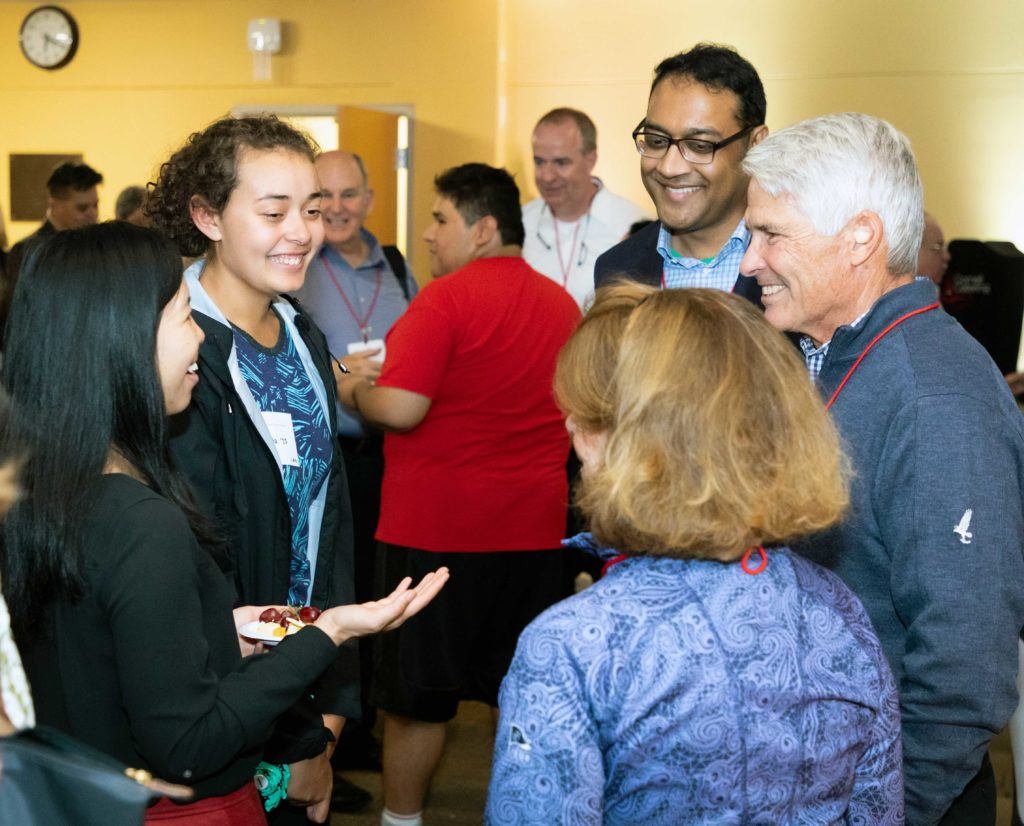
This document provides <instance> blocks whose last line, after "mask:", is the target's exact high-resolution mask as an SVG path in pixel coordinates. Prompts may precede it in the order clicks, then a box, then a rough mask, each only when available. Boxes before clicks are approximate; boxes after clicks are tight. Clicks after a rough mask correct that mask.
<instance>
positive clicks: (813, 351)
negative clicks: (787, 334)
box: [800, 308, 873, 382]
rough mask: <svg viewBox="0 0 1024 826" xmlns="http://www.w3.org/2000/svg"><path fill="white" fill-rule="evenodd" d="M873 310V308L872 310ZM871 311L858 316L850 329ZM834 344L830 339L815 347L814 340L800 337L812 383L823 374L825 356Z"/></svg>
mask: <svg viewBox="0 0 1024 826" xmlns="http://www.w3.org/2000/svg"><path fill="white" fill-rule="evenodd" d="M872 309H873V308H872ZM870 312H871V310H868V311H867V312H866V313H863V314H862V315H859V316H857V317H856V318H855V319H854V320H853V323H852V324H850V325H849V326H850V327H856V326H857V325H858V324H860V323H861V322H862V321H863V320H864V319H865V318H867V317H868V315H869V314H870ZM831 343H832V339H829V340H828V341H826V342H825V343H824V344H822V345H821V347H815V346H814V339H812V338H811V337H810V336H800V349H801V350H803V351H804V361H806V362H807V372H808V373H810V374H811V381H812V382H816V381H817V380H818V376H819V375H820V374H821V365H822V364H824V363H825V356H826V355H827V354H828V345H829V344H831Z"/></svg>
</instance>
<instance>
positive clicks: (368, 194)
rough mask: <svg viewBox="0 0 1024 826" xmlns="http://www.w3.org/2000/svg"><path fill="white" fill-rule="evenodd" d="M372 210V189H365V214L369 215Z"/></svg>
mask: <svg viewBox="0 0 1024 826" xmlns="http://www.w3.org/2000/svg"><path fill="white" fill-rule="evenodd" d="M371 212H373V190H372V189H367V190H366V214H367V215H369V214H370V213H371Z"/></svg>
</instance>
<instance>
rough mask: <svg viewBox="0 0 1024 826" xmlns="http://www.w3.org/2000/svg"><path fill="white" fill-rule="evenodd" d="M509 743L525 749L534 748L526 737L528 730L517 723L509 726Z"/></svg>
mask: <svg viewBox="0 0 1024 826" xmlns="http://www.w3.org/2000/svg"><path fill="white" fill-rule="evenodd" d="M508 744H509V745H510V746H518V747H519V748H521V749H522V750H523V751H530V750H531V749H532V748H533V746H531V745H530V741H529V740H527V739H526V732H524V731H523V730H522V729H521V728H519V726H517V725H515V723H513V724H512V725H511V726H509V731H508Z"/></svg>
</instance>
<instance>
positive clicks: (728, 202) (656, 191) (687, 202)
mask: <svg viewBox="0 0 1024 826" xmlns="http://www.w3.org/2000/svg"><path fill="white" fill-rule="evenodd" d="M739 110H740V101H739V98H738V97H736V94H735V93H734V92H732V91H730V90H728V89H722V90H712V89H709V88H708V87H707V86H705V85H704V84H702V83H699V82H697V81H694V80H691V79H689V78H685V77H668V78H666V79H665V80H663V81H661V83H659V84H658V85H657V86H656V87H655V88H654V90H653V91H652V92H651V97H650V100H649V101H648V103H647V117H646V118H645V119H644V129H645V130H647V131H652V132H659V133H661V134H663V135H667V136H668V137H671V138H695V139H701V140H707V141H711V142H713V143H717V142H718V141H721V140H723V139H724V138H728V137H730V136H732V135H734V134H735V133H736V132H738V131H740V130H741V129H743V128H744V126H745V124H743V123H741V122H740V121H739V120H738V119H737V113H738V112H739ZM764 133H765V130H764V129H763V128H761V129H758V130H754V132H753V133H752V134H751V136H748V137H744V138H740V139H739V140H737V141H734V142H733V143H731V144H729V145H727V146H724V147H722V148H721V149H719V150H718V151H717V152H715V158H714V160H713V161H712V162H711V163H709V164H695V163H690V162H689V161H687V160H685V159H684V158H683V156H682V153H681V152H680V151H679V148H678V147H675V146H673V147H671V148H670V149H669V151H668V152H667V153H666V154H665V157H663V158H645V157H643V156H641V158H640V175H641V177H642V178H643V182H644V186H645V187H646V188H647V192H648V193H650V196H651V199H652V200H653V201H654V205H655V207H656V208H657V210H658V218H660V219H661V222H662V224H664V225H665V227H666V228H668V230H669V231H670V232H671V233H672V235H673V246H675V248H676V250H677V251H678V252H681V253H683V254H686V255H701V256H703V255H705V254H709V255H714V254H716V253H717V252H718V250H719V249H720V248H721V245H722V244H724V243H725V241H726V240H728V237H729V235H730V234H731V233H732V231H733V230H734V229H735V228H736V225H737V224H738V223H739V221H740V218H742V217H743V209H744V206H745V204H746V191H747V182H748V178H747V176H746V175H745V174H744V173H743V170H742V169H741V168H740V161H742V160H743V155H744V153H745V152H746V149H747V147H748V146H749V145H752V144H753V143H756V142H757V141H759V140H760V139H761V137H762V136H763V134H764ZM688 234H692V235H693V236H694V237H693V238H686V236H687V235H688ZM702 240H706V241H707V242H709V243H710V246H711V247H713V249H711V250H710V252H708V251H707V249H705V248H704V247H705V246H706V245H703V244H701V241H702ZM695 247H696V248H695Z"/></svg>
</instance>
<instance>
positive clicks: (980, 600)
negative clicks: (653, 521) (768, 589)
mask: <svg viewBox="0 0 1024 826" xmlns="http://www.w3.org/2000/svg"><path fill="white" fill-rule="evenodd" d="M743 166H744V169H745V170H746V171H747V173H749V174H750V175H751V179H752V180H751V183H750V190H749V193H748V199H747V212H746V220H747V225H748V226H749V227H750V231H751V234H752V240H751V243H750V247H749V249H748V250H747V253H746V256H745V257H744V259H743V263H742V264H741V270H742V271H743V272H744V273H745V274H747V275H752V276H754V277H756V278H757V282H758V284H759V285H760V287H761V299H762V301H763V302H764V307H765V313H766V315H767V318H768V320H769V321H770V322H771V323H772V324H773V325H774V326H776V327H778V328H779V329H782V330H788V331H795V332H798V333H801V334H803V335H802V342H801V344H802V348H803V350H804V355H805V358H806V360H807V365H808V368H809V370H810V372H811V376H812V377H813V378H814V380H815V381H816V382H817V383H818V385H819V387H820V389H821V393H822V396H823V398H824V399H826V400H827V405H828V407H829V410H830V412H831V415H832V417H833V419H834V421H835V423H836V426H837V427H838V428H839V431H840V434H841V436H842V438H843V443H844V445H845V446H846V449H847V452H848V454H849V458H850V460H851V464H852V467H853V476H852V487H851V507H850V511H849V515H848V517H847V518H846V520H845V522H844V523H843V524H842V525H841V526H840V527H839V528H837V529H835V530H833V531H831V532H830V533H829V534H828V535H827V536H825V537H823V538H818V539H816V540H815V542H814V545H813V546H814V548H815V549H816V552H815V553H814V554H813V556H812V558H813V559H814V560H815V561H816V562H819V563H821V564H823V565H825V566H826V567H829V568H831V569H833V570H834V571H835V572H836V573H838V574H839V575H840V576H841V577H842V578H843V579H844V580H845V581H846V583H847V584H848V585H849V586H850V587H851V588H852V589H853V591H854V592H855V593H856V594H857V596H858V597H860V599H861V601H862V602H863V603H864V607H865V608H866V609H867V612H868V615H869V616H870V618H871V621H872V623H873V625H874V627H875V630H876V631H877V632H878V636H879V638H880V639H881V641H882V646H883V648H884V649H885V653H886V656H887V657H888V659H889V663H890V665H891V666H892V671H893V674H894V676H895V677H896V678H897V680H898V681H899V690H900V711H901V715H902V725H903V758H904V774H905V792H906V815H907V823H908V824H915V825H916V824H933V823H942V824H961V823H963V824H966V823H972V824H975V823H994V822H995V782H994V779H993V775H992V767H991V764H990V763H989V761H988V756H987V749H988V743H989V740H990V739H991V737H992V736H993V735H994V734H995V733H996V732H998V731H999V730H1000V729H1001V728H1002V727H1003V726H1004V725H1005V724H1006V721H1007V719H1008V718H1009V717H1010V714H1011V713H1012V712H1013V710H1014V707H1015V706H1016V701H1017V691H1016V688H1015V685H1014V679H1015V676H1016V674H1017V635H1018V632H1019V631H1020V629H1021V627H1022V625H1024V557H1022V546H1024V513H1022V494H1024V418H1022V416H1021V414H1020V412H1019V411H1018V410H1017V406H1016V405H1015V404H1014V401H1013V397H1012V396H1011V394H1010V392H1009V390H1008V388H1007V386H1006V383H1005V382H1004V381H1003V377H1002V376H1001V375H1000V374H999V371H998V369H997V368H996V366H995V364H993V362H992V360H991V359H990V358H989V357H988V355H987V354H986V353H985V351H984V350H983V349H982V348H981V347H980V346H979V345H978V344H977V342H975V341H974V340H973V339H972V338H971V337H970V336H968V335H967V333H966V332H964V330H963V329H962V328H961V327H960V326H959V325H958V324H957V323H956V322H955V321H954V320H953V319H952V318H950V317H949V316H948V315H947V314H946V313H945V312H943V310H942V309H941V307H940V306H939V303H938V301H937V297H936V292H935V286H934V284H932V282H931V281H929V280H928V279H918V280H915V278H914V272H915V268H916V263H917V252H918V247H919V245H920V240H921V231H922V227H923V223H924V209H923V196H922V188H921V181H920V178H919V177H918V173H917V167H916V164H915V161H914V156H913V153H912V152H911V149H910V144H909V142H908V141H907V139H906V137H904V136H903V135H902V134H900V133H899V132H898V131H897V130H896V129H895V128H893V127H892V126H891V125H890V124H888V123H886V122H885V121H881V120H878V119H876V118H872V117H869V116H867V115H858V114H849V113H848V114H843V115H828V116H825V117H821V118H815V119H813V120H808V121H804V122H802V123H798V124H796V125H795V126H791V127H789V128H788V129H784V130H782V131H781V132H778V133H777V134H775V135H773V136H770V137H768V138H766V139H765V140H764V141H762V142H761V143H760V144H759V145H758V146H756V147H754V148H753V149H751V150H750V152H749V153H748V154H747V156H746V159H745V160H744V163H743ZM769 564H771V563H770V562H769Z"/></svg>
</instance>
